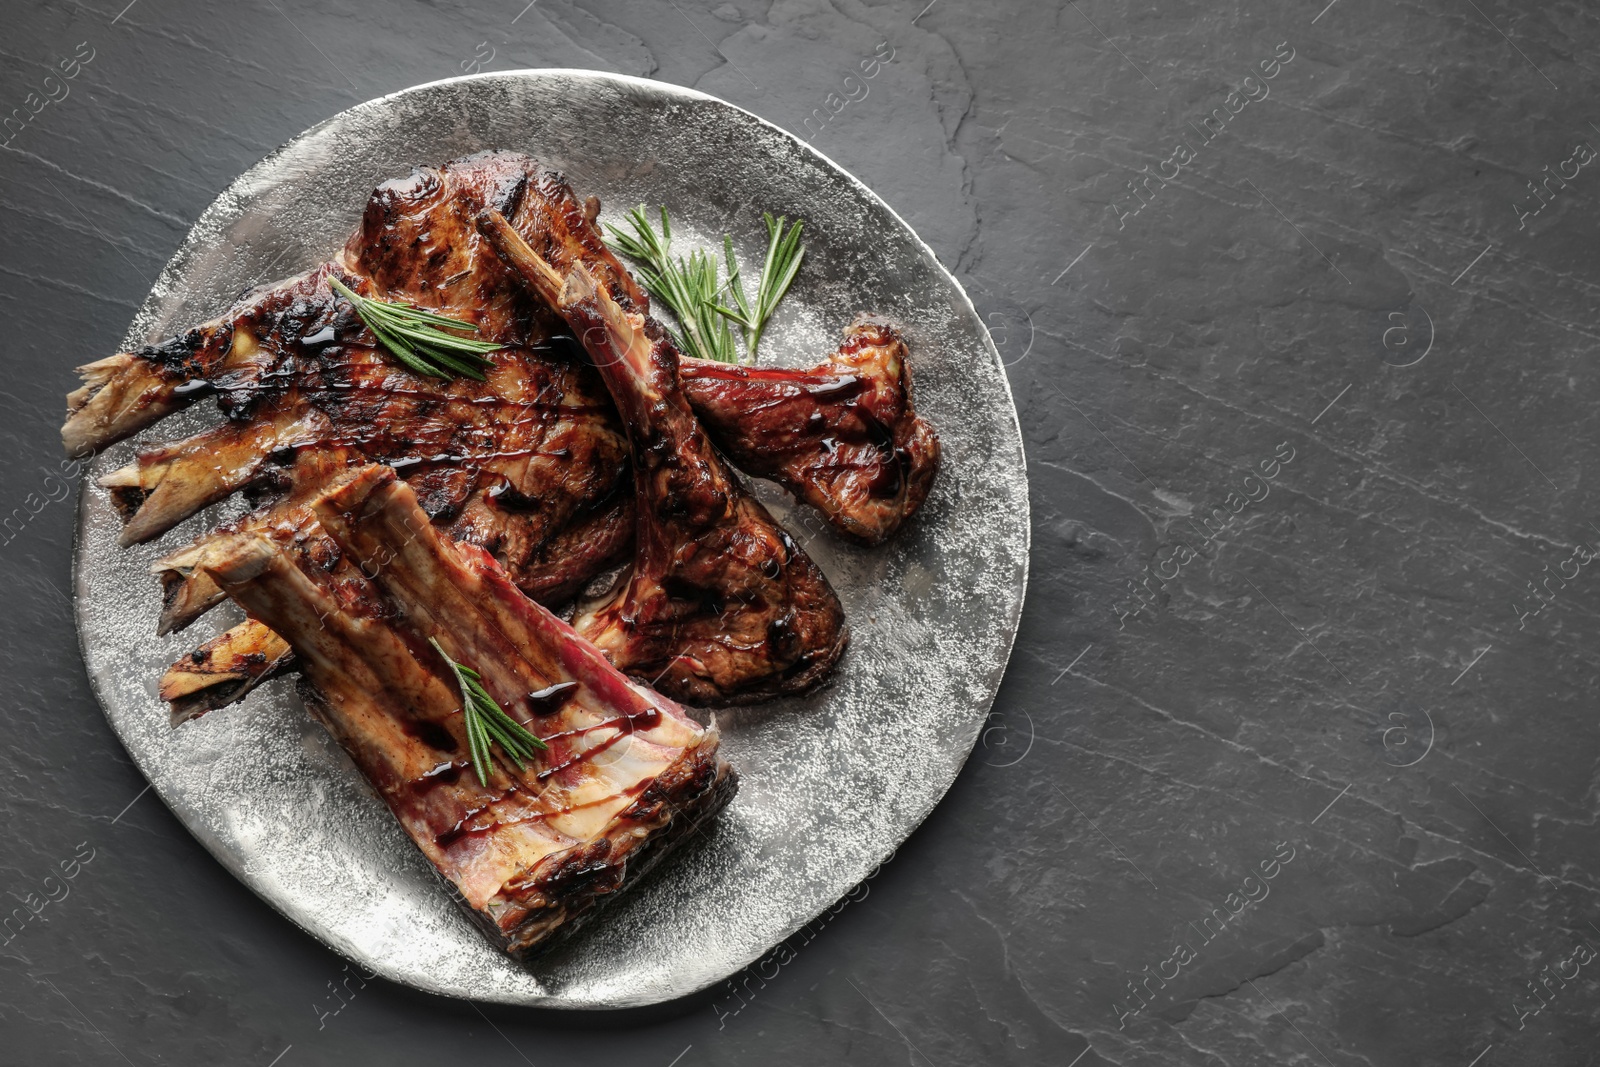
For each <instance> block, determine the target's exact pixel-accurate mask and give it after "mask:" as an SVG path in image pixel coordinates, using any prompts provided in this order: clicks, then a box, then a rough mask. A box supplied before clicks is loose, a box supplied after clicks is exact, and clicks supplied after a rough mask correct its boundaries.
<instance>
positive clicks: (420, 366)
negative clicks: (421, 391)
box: [328, 274, 505, 382]
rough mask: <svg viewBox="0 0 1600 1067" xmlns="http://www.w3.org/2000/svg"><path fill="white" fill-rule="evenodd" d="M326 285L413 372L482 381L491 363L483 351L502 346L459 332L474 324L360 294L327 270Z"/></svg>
mask: <svg viewBox="0 0 1600 1067" xmlns="http://www.w3.org/2000/svg"><path fill="white" fill-rule="evenodd" d="M328 284H329V285H330V286H332V287H333V289H334V291H336V292H338V293H339V294H340V295H341V296H343V297H344V298H345V299H346V300H348V301H350V304H351V306H352V307H354V308H355V310H356V314H357V315H358V316H360V318H361V321H362V322H363V323H365V324H366V327H367V329H369V330H371V331H372V333H373V335H374V336H375V337H377V339H378V341H379V343H381V344H382V345H383V347H384V348H386V349H388V350H389V352H390V354H391V355H393V356H394V357H395V358H396V359H398V360H399V361H400V362H401V363H403V364H404V365H405V366H406V367H407V368H408V369H409V370H411V371H413V372H414V373H416V374H421V375H424V376H425V377H429V378H453V377H463V378H472V379H474V380H476V381H480V382H481V381H483V380H484V376H483V370H484V368H486V367H492V366H494V361H493V360H491V359H486V358H485V353H488V352H493V351H496V350H497V349H500V348H504V347H505V346H504V345H501V344H497V343H496V342H494V341H480V340H479V339H477V338H476V337H463V336H462V334H463V333H465V334H475V333H477V332H478V327H477V326H476V325H475V324H474V323H470V322H463V321H461V320H460V319H452V318H448V317H446V316H444V315H436V314H434V313H433V312H431V311H424V310H422V309H421V308H419V307H414V306H412V305H411V304H401V303H396V302H394V301H391V300H379V299H377V298H375V297H370V296H362V295H360V294H359V293H357V292H355V291H354V290H352V289H351V288H350V287H349V286H347V285H345V284H344V283H343V282H341V281H340V280H339V279H338V278H335V277H333V275H331V274H330V275H329V276H328ZM451 331H457V332H451Z"/></svg>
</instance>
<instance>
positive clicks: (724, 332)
mask: <svg viewBox="0 0 1600 1067" xmlns="http://www.w3.org/2000/svg"><path fill="white" fill-rule="evenodd" d="M628 222H629V224H630V225H631V226H632V227H633V233H631V234H630V233H627V232H626V231H623V230H620V229H618V228H617V227H615V226H613V227H611V243H612V244H614V245H616V246H617V248H618V249H620V250H621V251H622V253H623V255H625V256H627V257H629V258H630V259H635V260H638V261H639V263H640V264H641V266H640V268H639V280H640V281H642V282H643V283H644V287H645V288H646V289H648V290H650V293H651V295H652V296H654V297H655V298H656V299H658V300H660V301H661V302H662V303H663V304H665V305H667V307H668V309H670V310H671V312H672V313H673V315H675V316H677V319H678V322H679V323H680V324H681V325H682V326H683V330H682V332H679V331H676V330H673V331H671V333H672V339H673V341H675V342H676V343H677V345H678V348H680V349H681V350H682V351H683V352H684V353H685V354H686V355H690V356H694V357H695V358H696V359H714V360H718V361H719V362H722V363H736V362H738V358H739V357H738V354H737V352H735V350H734V346H733V332H732V331H731V330H729V329H728V323H727V321H726V320H725V319H724V318H723V316H722V315H720V314H719V313H718V312H717V310H716V302H717V296H718V294H719V290H720V288H721V287H720V286H719V285H718V284H717V261H716V258H715V257H714V256H711V255H708V254H707V253H705V252H691V253H690V254H689V256H688V258H687V259H685V258H684V257H682V256H677V257H674V256H673V255H672V222H671V220H670V219H668V218H667V209H666V208H662V209H661V232H660V233H659V234H658V233H656V231H655V228H654V227H652V226H651V225H650V218H649V216H648V215H646V214H645V210H644V205H642V204H641V205H640V206H638V207H636V208H634V209H633V210H632V211H630V212H628Z"/></svg>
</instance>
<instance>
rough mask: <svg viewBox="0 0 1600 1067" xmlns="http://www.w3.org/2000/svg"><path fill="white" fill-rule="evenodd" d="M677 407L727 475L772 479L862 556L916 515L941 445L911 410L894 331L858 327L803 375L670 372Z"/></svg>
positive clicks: (712, 369)
mask: <svg viewBox="0 0 1600 1067" xmlns="http://www.w3.org/2000/svg"><path fill="white" fill-rule="evenodd" d="M678 374H679V378H680V379H681V381H682V383H683V392H684V395H685V396H686V397H687V398H688V400H689V404H690V405H691V406H692V407H693V408H694V413H695V415H696V416H697V417H698V418H699V419H700V423H701V425H702V426H704V427H705V428H706V430H707V432H709V433H710V434H711V436H712V439H713V440H715V441H716V443H717V447H718V448H720V449H721V450H722V452H723V454H724V455H726V456H727V457H728V459H730V460H731V461H732V462H733V463H734V465H735V466H737V467H738V468H739V469H741V470H743V471H744V472H745V473H747V474H753V475H755V476H756V477H758V478H770V479H772V480H773V481H776V482H778V483H780V484H781V485H783V486H784V487H785V488H787V489H788V490H789V491H790V492H792V493H794V495H795V496H797V497H799V498H800V499H801V500H804V501H805V502H806V503H808V504H810V505H812V506H813V507H815V508H817V509H818V510H819V511H821V512H822V514H823V515H824V516H826V517H827V519H828V521H829V522H830V523H832V524H833V527H834V529H836V530H837V531H838V532H839V533H840V534H842V535H844V536H845V537H848V538H849V539H850V540H852V541H856V542H859V543H861V544H864V545H876V544H880V543H882V542H883V541H885V540H887V539H888V538H889V537H890V535H892V534H893V533H894V532H895V531H896V530H898V529H899V528H900V526H901V524H902V523H904V522H905V520H906V519H908V518H909V517H910V516H911V514H912V512H914V511H916V510H917V508H918V507H920V506H921V504H922V501H923V500H924V499H926V497H927V495H928V489H929V487H930V486H931V485H932V484H933V476H934V474H935V473H936V472H937V471H938V469H939V438H938V436H937V435H936V434H935V433H934V432H933V429H932V428H931V427H929V426H928V424H927V423H925V422H923V421H922V419H920V418H918V417H917V412H916V408H915V407H914V406H913V405H912V402H911V364H910V362H909V361H908V360H907V358H906V343H905V341H904V339H902V338H901V336H900V331H899V330H898V329H896V328H895V326H894V325H893V324H892V323H890V322H889V321H888V320H886V319H882V318H879V317H877V316H875V315H860V316H858V317H857V318H856V321H855V322H853V323H851V324H850V328H849V330H847V331H846V333H845V341H844V344H843V345H841V346H840V347H839V351H838V352H837V353H835V354H834V356H833V357H832V358H831V359H830V360H829V361H828V362H826V363H824V364H822V365H821V366H819V367H816V368H814V369H812V370H806V371H793V370H779V369H775V368H769V367H739V366H733V365H730V364H727V363H713V362H710V361H707V360H700V359H683V360H680V362H679V371H678Z"/></svg>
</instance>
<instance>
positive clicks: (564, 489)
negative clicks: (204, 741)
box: [63, 153, 631, 628]
mask: <svg viewBox="0 0 1600 1067" xmlns="http://www.w3.org/2000/svg"><path fill="white" fill-rule="evenodd" d="M528 164H529V161H528V160H527V159H526V157H524V156H519V155H513V154H509V153H485V154H482V155H478V156H473V157H469V158H467V159H464V160H458V161H455V162H453V163H449V164H446V165H445V166H443V167H440V168H423V169H419V170H417V171H416V172H414V173H413V174H412V175H410V176H409V177H407V178H404V179H400V180H397V181H392V182H386V183H385V184H383V185H381V186H379V187H378V188H377V189H376V190H374V192H373V194H372V196H371V197H370V198H369V200H368V203H367V207H366V210H365V213H364V214H363V217H362V222H361V226H360V228H359V229H358V230H357V231H356V233H355V234H354V235H353V236H352V237H351V238H350V240H349V242H348V243H347V245H346V247H345V249H344V250H343V252H342V253H341V255H340V257H339V258H338V259H337V260H336V261H335V262H333V263H329V264H325V265H324V266H322V267H319V268H317V269H316V270H313V271H312V272H310V273H309V274H307V275H304V276H302V277H300V278H297V279H293V280H291V281H289V282H286V283H283V284H280V285H277V286H274V287H271V288H269V289H267V290H265V291H263V292H260V293H257V294H255V295H253V296H251V297H248V298H246V299H245V300H243V301H242V302H241V303H240V304H239V305H238V306H236V307H235V308H234V309H233V310H232V311H231V312H230V313H229V314H228V315H226V316H224V317H223V318H222V319H220V320H218V321H217V322H215V323H212V324H209V325H207V326H204V327H201V328H199V329H197V330H194V331H191V332H190V333H189V334H187V335H184V336H183V337H180V338H176V339H174V340H172V341H169V342H165V343H163V344H160V345H152V346H149V347H148V348H146V349H143V350H141V351H140V352H139V353H132V354H129V353H124V354H123V355H121V356H118V357H114V359H113V361H111V362H112V363H115V365H116V366H115V367H112V368H109V369H108V368H106V367H104V366H103V364H104V363H105V361H102V364H96V365H92V366H91V367H90V368H87V369H86V371H85V374H86V379H87V380H88V382H89V384H88V385H86V386H85V388H84V389H82V390H79V392H78V393H76V394H74V396H73V398H72V400H71V401H70V404H71V407H72V413H71V414H70V416H69V419H68V421H67V425H66V427H65V428H64V430H63V435H64V437H65V438H66V440H67V442H68V445H69V447H72V448H75V449H84V448H99V447H103V446H104V445H106V444H108V443H110V442H111V441H114V440H117V439H119V438H120V437H122V436H125V435H126V434H127V433H130V432H132V431H134V430H137V429H139V428H141V427H142V426H143V425H145V424H146V423H147V422H149V421H153V419H154V418H159V417H160V415H162V414H165V413H167V412H168V411H170V410H174V409H175V408H176V407H178V406H181V405H183V404H185V403H188V402H189V401H191V400H192V399H194V398H195V397H198V396H201V395H204V394H206V393H213V394H215V395H216V397H217V400H218V405H219V407H221V409H222V411H223V413H224V414H225V415H226V416H227V420H226V421H225V422H223V423H222V424H221V425H219V426H217V427H215V428H214V429H211V430H207V431H205V432H203V433H200V434H197V435H195V436H194V437H192V438H189V439H187V440H184V441H179V442H175V443H172V444H168V445H163V446H160V447H155V448H150V449H147V450H145V451H144V452H143V453H141V454H140V456H139V457H138V459H137V460H136V461H135V462H134V463H131V464H129V465H128V466H127V467H124V468H122V469H121V470H118V471H114V472H112V473H111V474H110V475H108V476H107V477H106V478H104V479H103V480H102V484H104V485H106V486H107V487H108V488H110V489H111V490H112V492H113V494H114V496H115V497H116V498H117V499H118V501H119V503H120V504H121V505H122V507H123V508H124V510H125V512H126V513H127V515H128V521H127V525H126V527H125V528H124V531H123V541H124V543H134V542H138V541H144V540H148V539H150V538H152V537H155V536H158V535H160V534H161V533H164V532H165V531H167V530H169V529H171V528H172V527H173V526H174V525H176V524H177V523H179V522H182V521H183V520H184V519H186V518H188V517H189V516H191V515H193V514H194V513H195V512H196V511H198V510H199V509H200V508H202V507H204V506H206V505H207V504H211V503H215V502H216V501H218V500H220V499H223V498H225V497H227V496H229V495H231V494H233V493H235V492H238V491H240V490H247V491H251V492H253V493H255V494H256V495H258V496H263V497H266V498H268V499H267V503H265V504H264V505H263V507H262V508H261V509H260V510H259V511H258V512H256V513H255V514H254V515H253V516H251V517H249V518H247V519H245V520H243V521H242V522H241V523H240V524H239V529H238V531H236V532H245V531H247V530H248V531H251V532H260V531H261V530H262V529H264V528H266V527H274V528H277V527H282V526H284V525H285V523H288V524H289V525H295V524H297V523H302V522H304V521H305V519H306V518H307V515H306V513H305V512H304V511H303V509H301V510H297V509H295V508H293V507H290V508H287V509H285V508H283V507H281V506H280V504H281V503H282V501H284V500H285V499H287V498H290V497H292V496H294V495H295V494H294V490H295V489H296V488H297V487H301V488H303V486H304V485H305V484H306V483H307V482H310V483H311V488H312V489H315V488H316V486H317V484H318V478H320V477H321V476H322V475H321V473H320V468H321V467H325V466H326V464H320V465H319V464H318V460H317V459H316V458H315V457H316V456H317V454H318V453H337V454H339V455H341V456H343V457H345V461H346V462H358V463H359V462H370V461H378V462H384V463H388V464H391V465H392V466H394V467H395V468H396V469H397V470H399V471H401V472H402V473H403V475H404V477H405V478H406V480H407V481H409V482H410V483H411V484H412V485H413V486H414V487H415V488H416V489H417V491H418V495H419V497H420V498H421V500H422V502H423V506H424V507H425V508H426V509H427V510H428V512H429V514H430V515H432V516H433V518H434V520H435V521H436V522H439V523H441V524H442V525H444V526H445V527H446V528H447V529H448V530H449V531H450V532H451V534H452V536H455V537H458V538H461V539H463V540H468V541H471V542H473V543H475V544H480V545H482V546H484V547H485V548H487V549H488V550H489V551H490V552H491V553H493V554H495V555H496V557H497V558H499V559H500V560H501V562H502V563H504V564H505V565H506V567H507V568H508V570H509V571H510V572H511V573H512V575H513V577H514V578H516V579H518V580H519V581H520V582H521V583H522V584H523V587H524V588H525V589H526V590H527V591H528V592H529V593H530V594H531V595H534V596H542V597H546V598H548V599H555V598H560V597H570V596H571V595H572V594H573V593H574V592H576V590H577V589H579V588H581V587H582V585H583V583H584V582H586V581H587V580H588V579H589V578H590V577H592V576H593V574H594V573H596V571H598V570H599V569H601V568H602V567H603V566H604V565H605V564H606V563H608V562H610V561H611V560H612V559H613V558H614V557H616V555H617V554H618V553H619V552H620V551H622V550H625V548H626V543H627V539H628V537H629V536H630V535H631V531H630V530H629V529H628V527H629V525H630V524H629V523H628V521H627V500H628V497H629V495H630V494H628V493H627V492H626V491H625V481H626V477H627V460H626V455H627V444H626V439H625V437H624V436H623V434H622V430H621V427H620V426H619V425H618V423H617V418H616V412H615V408H614V406H613V405H612V404H611V402H610V398H609V396H608V395H607V393H606V390H605V388H604V387H603V385H602V384H601V382H600V379H599V377H598V376H597V375H596V374H595V373H594V370H593V369H592V368H591V367H590V366H589V365H588V362H587V360H585V359H584V358H583V356H582V353H581V351H580V350H578V348H577V347H576V346H575V345H574V344H573V343H572V342H571V340H570V339H569V338H564V337H562V338H552V336H551V333H552V327H556V328H557V329H563V330H564V327H562V326H561V323H560V320H559V319H558V318H556V317H554V316H553V315H551V313H550V312H549V311H548V310H546V309H544V308H543V307H542V305H540V304H539V302H538V301H535V300H532V299H530V298H529V297H528V296H527V294H526V291H525V289H524V288H523V286H522V285H521V284H520V281H519V280H518V279H516V278H515V277H514V276H513V275H511V274H510V273H509V272H508V271H507V270H506V269H505V268H504V267H503V266H502V265H501V263H500V261H499V259H498V257H496V256H495V255H494V254H493V252H492V251H491V250H489V249H487V248H486V247H485V246H484V243H483V241H482V239H481V238H480V237H479V236H478V235H477V233H476V230H475V229H474V227H473V226H472V224H471V219H472V217H473V215H475V214H476V212H477V211H478V210H481V206H482V205H486V204H490V205H499V206H501V207H503V208H505V209H506V210H508V211H511V212H513V214H514V215H515V212H516V208H517V205H518V203H519V202H520V200H521V196H522V190H523V188H524V186H525V184H526V182H527V177H526V173H525V171H526V168H527V166H528ZM330 277H335V278H338V279H340V280H341V281H342V282H343V283H344V284H346V285H348V286H349V287H350V288H351V289H353V290H355V291H356V292H358V293H361V294H362V295H364V296H375V297H380V298H384V299H390V300H400V301H405V302H408V303H412V304H415V305H416V306H419V307H423V308H426V309H428V310H431V311H435V312H438V313H440V314H443V315H446V316H449V317H451V318H454V319H459V320H462V321H465V322H470V323H472V324H473V325H474V326H476V328H477V330H478V333H477V336H478V337H481V338H483V339H485V340H488V341H493V342H498V343H500V344H502V345H503V346H504V347H503V348H501V349H500V350H499V351H497V352H495V353H494V354H493V357H492V358H493V360H494V366H493V367H492V368H491V369H490V370H489V372H488V375H487V377H488V380H487V381H485V382H476V381H471V380H468V379H457V380H453V381H442V380H438V379H433V378H425V377H419V376H417V375H414V374H412V373H411V372H410V371H408V370H406V369H405V368H404V367H402V366H400V365H399V364H398V363H396V361H395V360H394V359H393V358H391V357H390V356H388V354H387V353H386V352H384V351H383V350H382V349H381V348H380V347H379V346H378V345H377V341H376V338H375V337H374V336H373V335H372V333H371V332H370V331H369V330H367V328H366V327H365V326H364V325H363V323H362V322H361V320H360V319H359V318H358V317H357V316H356V315H355V313H354V310H353V308H352V307H351V306H350V304H349V303H348V302H347V301H345V300H343V299H342V298H341V297H339V296H338V295H337V294H336V293H335V291H334V290H333V289H332V288H331V287H330V285H329V278H330ZM102 396H104V397H105V399H104V400H102V399H101V397H102ZM303 462H304V463H309V464H312V465H314V466H319V473H318V474H317V476H316V477H313V478H306V477H298V478H297V477H296V474H295V468H296V467H298V466H299V465H300V464H301V463H303ZM286 512H287V514H286ZM571 527H581V528H582V529H583V531H584V540H585V543H586V544H594V545H596V546H597V547H600V548H603V549H604V551H599V552H590V553H576V554H575V553H571V552H567V551H565V550H563V549H562V548H561V546H562V545H564V544H568V543H570V541H571V538H570V537H567V538H563V534H564V533H567V532H568V531H569V528H571ZM190 555H192V553H191V554H190ZM585 567H586V568H588V569H587V571H584V570H582V569H581V568H585ZM573 568H580V569H576V570H575V569H573ZM181 570H187V571H188V572H189V573H191V574H193V573H196V568H195V567H194V566H193V559H189V560H188V562H187V563H186V564H185V565H184V566H183V568H181V569H170V570H168V571H167V572H165V573H166V576H167V577H168V578H169V583H168V584H169V589H168V595H169V600H170V599H175V598H179V594H178V592H177V591H176V590H174V589H173V588H171V584H172V583H171V581H170V579H171V578H173V577H176V578H177V579H178V580H179V581H182V580H185V579H184V575H183V574H182V573H181ZM181 599H184V600H186V601H189V602H192V603H193V604H194V605H195V606H196V607H197V608H200V605H203V604H204V603H205V602H206V601H207V600H212V601H214V599H215V598H214V596H213V595H207V594H206V593H205V591H201V592H200V593H198V594H197V593H193V592H186V593H184V594H182V597H181ZM200 610H203V608H200ZM163 624H164V625H165V626H169V627H170V628H177V626H178V625H179V619H178V617H174V618H173V619H171V620H164V621H163Z"/></svg>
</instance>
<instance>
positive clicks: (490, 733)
mask: <svg viewBox="0 0 1600 1067" xmlns="http://www.w3.org/2000/svg"><path fill="white" fill-rule="evenodd" d="M428 643H429V644H430V645H432V646H433V648H434V651H435V652H437V653H439V655H441V656H443V657H444V661H445V663H446V664H447V665H448V666H449V668H450V673H451V674H453V675H455V679H456V685H457V686H458V687H459V688H460V690H461V717H462V722H463V723H464V724H465V726H466V730H467V751H468V754H469V755H470V756H471V757H472V769H473V770H474V771H476V772H477V775H478V782H479V783H480V784H481V785H484V786H487V785H488V784H489V771H490V769H491V768H492V767H493V761H492V760H491V758H490V754H489V748H490V746H491V745H496V744H497V745H499V746H500V748H501V750H502V751H504V752H505V754H506V757H507V758H508V759H510V760H511V762H512V763H514V764H516V765H517V770H519V771H520V770H522V769H523V764H522V761H523V760H525V759H532V758H533V754H534V753H535V752H537V751H542V750H544V749H546V748H549V747H550V746H548V745H546V744H545V743H544V742H543V741H541V740H540V739H539V738H538V737H536V736H535V735H534V734H533V733H532V732H531V731H530V730H529V729H528V728H527V727H526V726H524V725H522V724H521V723H520V722H518V721H517V720H515V719H513V718H512V717H511V716H510V715H507V714H506V712H505V709H504V708H502V707H501V706H500V704H499V702H498V701H496V700H495V698H494V697H492V696H490V695H489V691H488V690H487V689H485V688H484V687H483V679H482V678H481V677H480V676H479V674H478V672H477V671H475V670H473V669H472V668H471V667H468V666H467V665H466V664H464V663H457V662H456V661H455V660H453V659H451V658H450V654H449V653H448V652H446V651H445V650H444V647H443V646H442V645H440V644H439V639H438V638H436V637H430V638H428Z"/></svg>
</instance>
